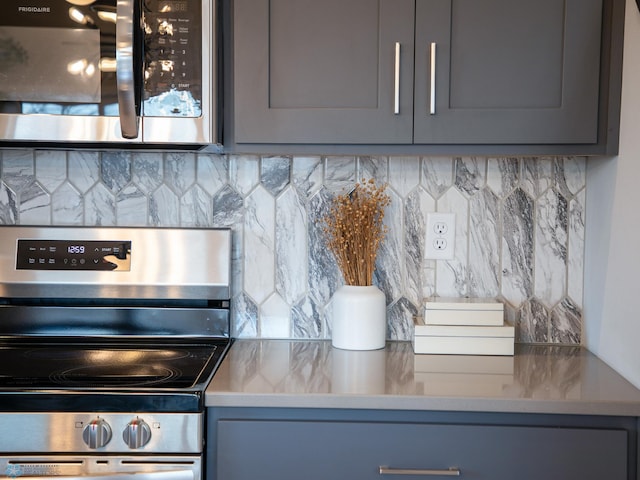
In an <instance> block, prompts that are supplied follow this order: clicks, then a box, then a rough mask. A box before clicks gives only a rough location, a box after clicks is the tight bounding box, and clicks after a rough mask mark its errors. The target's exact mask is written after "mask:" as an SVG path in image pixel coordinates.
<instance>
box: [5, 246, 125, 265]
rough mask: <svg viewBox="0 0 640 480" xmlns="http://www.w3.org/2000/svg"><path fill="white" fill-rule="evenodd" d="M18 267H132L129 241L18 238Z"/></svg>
mask: <svg viewBox="0 0 640 480" xmlns="http://www.w3.org/2000/svg"><path fill="white" fill-rule="evenodd" d="M16 269H17V270H98V271H101V270H114V271H126V272H128V271H130V270H131V241H129V240H124V241H122V240H77V241H76V240H27V239H19V240H18V249H17V254H16Z"/></svg>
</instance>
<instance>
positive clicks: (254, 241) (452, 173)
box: [0, 150, 586, 344]
mask: <svg viewBox="0 0 640 480" xmlns="http://www.w3.org/2000/svg"><path fill="white" fill-rule="evenodd" d="M585 162H586V160H585V158H583V157H562V158H556V157H553V158H552V157H544V158H484V157H453V158H450V157H337V156H332V157H320V156H309V157H302V156H301V157H287V156H272V155H269V156H253V155H251V156H242V155H209V154H196V153H173V152H172V153H169V152H165V153H162V152H157V153H153V152H151V153H150V152H89V151H34V150H3V151H0V179H1V183H0V224H23V225H103V226H109V225H119V226H167V227H168V226H184V227H231V228H232V229H233V232H234V252H233V270H234V283H233V289H232V293H233V302H232V312H233V314H232V316H233V320H232V322H233V325H232V331H233V335H234V336H236V337H262V338H301V339H304V338H330V336H331V325H330V322H328V321H327V318H326V316H325V312H326V311H327V308H328V304H329V302H330V299H331V296H332V294H333V292H334V291H335V290H336V288H338V287H339V286H340V285H341V284H342V279H341V275H340V272H339V270H338V269H337V266H336V264H335V262H334V260H333V257H332V255H331V253H330V252H329V251H328V250H327V249H326V248H325V245H324V242H323V239H322V227H321V218H322V217H323V215H324V214H325V213H326V212H327V209H328V205H329V201H330V199H331V197H332V196H333V195H334V194H336V193H340V192H343V191H344V190H345V189H349V188H350V187H351V186H352V185H353V184H354V182H355V181H356V180H358V179H362V178H375V179H376V180H377V181H378V182H386V183H387V184H388V190H387V192H388V194H389V195H390V196H391V198H392V203H391V205H390V206H389V208H388V210H387V215H386V223H387V225H388V227H389V234H388V236H387V239H386V241H385V243H384V245H383V247H382V249H381V251H380V254H379V258H378V265H377V271H376V275H375V282H376V283H377V284H378V285H379V286H380V287H381V288H382V289H383V291H384V292H385V294H386V296H387V304H388V315H387V318H388V338H389V339H393V340H408V339H409V338H410V336H411V325H412V317H413V316H414V315H416V314H418V313H420V312H421V305H422V303H423V299H424V298H425V297H428V296H431V295H438V296H446V297H464V296H473V297H494V298H498V299H500V300H501V301H503V302H504V303H505V306H506V311H507V317H508V319H509V321H510V322H512V323H513V324H515V325H516V332H517V333H516V335H517V341H519V342H522V343H557V344H578V343H580V341H581V334H582V284H583V260H584V232H585V225H584V219H585V212H584V208H585V188H586V185H585V182H586V163H585ZM433 211H441V212H453V213H455V214H456V239H455V258H454V259H452V260H446V261H445V260H438V261H435V260H425V259H424V258H423V257H424V237H425V223H426V214H427V213H428V212H433Z"/></svg>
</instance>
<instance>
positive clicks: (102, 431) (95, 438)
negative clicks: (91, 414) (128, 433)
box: [82, 417, 111, 448]
mask: <svg viewBox="0 0 640 480" xmlns="http://www.w3.org/2000/svg"><path fill="white" fill-rule="evenodd" d="M82 439H83V440H84V443H86V444H87V446H88V447H89V448H100V447H104V446H105V445H106V444H107V443H109V440H111V427H110V426H109V424H108V423H107V422H106V421H105V420H103V419H102V418H100V417H98V418H95V419H93V420H91V421H90V422H89V423H88V424H87V426H86V427H84V430H83V431H82Z"/></svg>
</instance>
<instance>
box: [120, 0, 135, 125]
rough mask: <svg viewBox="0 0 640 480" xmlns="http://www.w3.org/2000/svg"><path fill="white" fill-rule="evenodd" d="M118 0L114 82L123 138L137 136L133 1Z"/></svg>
mask: <svg viewBox="0 0 640 480" xmlns="http://www.w3.org/2000/svg"><path fill="white" fill-rule="evenodd" d="M134 1H135V0H118V2H117V14H116V16H117V21H116V84H117V88H118V110H119V112H120V129H121V130H122V136H123V137H124V138H137V137H138V116H137V115H136V95H135V78H134V71H133V68H134V65H133V2H134Z"/></svg>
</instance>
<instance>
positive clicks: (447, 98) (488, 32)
mask: <svg viewBox="0 0 640 480" xmlns="http://www.w3.org/2000/svg"><path fill="white" fill-rule="evenodd" d="M416 25H417V27H416V62H415V63H416V82H415V99H416V101H415V111H414V115H415V121H414V142H415V143H477V144H482V143H596V142H597V140H598V129H597V127H598V94H599V72H600V39H601V26H602V0H536V1H535V2H531V1H529V0H417V2H416ZM434 50H435V51H434ZM432 53H435V57H433V58H432ZM432 95H435V104H433V105H432Z"/></svg>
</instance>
